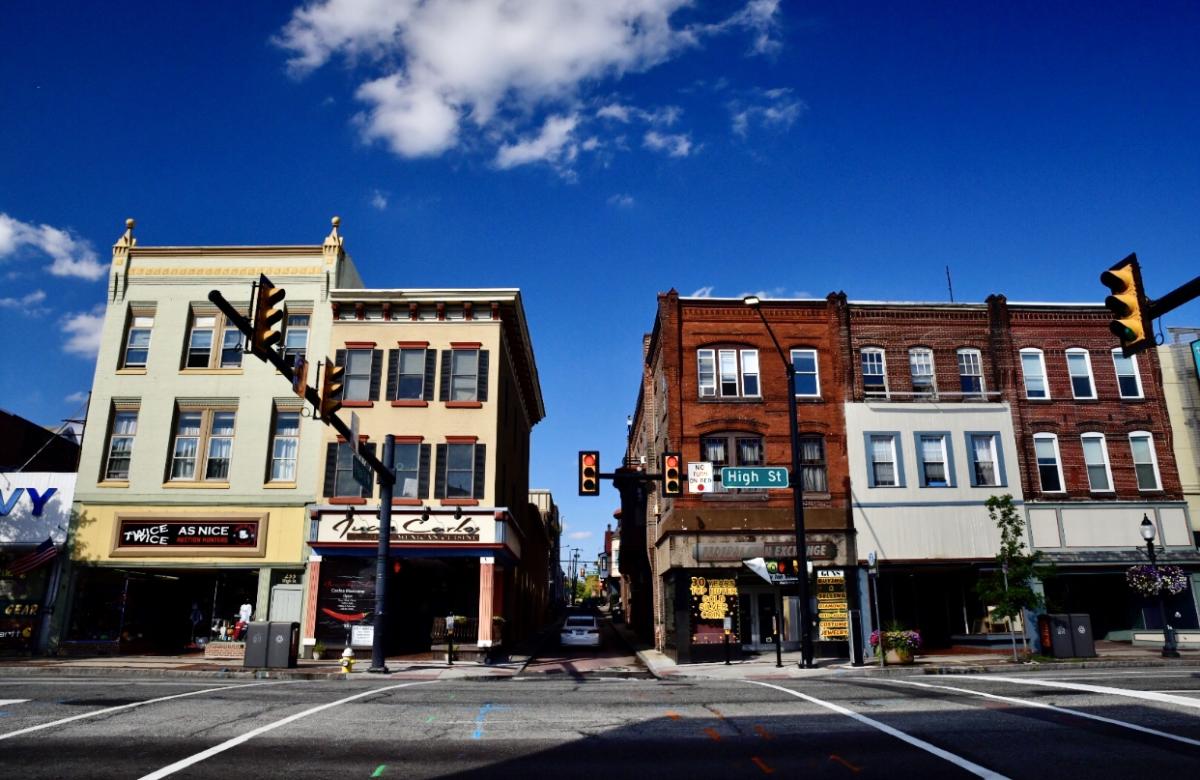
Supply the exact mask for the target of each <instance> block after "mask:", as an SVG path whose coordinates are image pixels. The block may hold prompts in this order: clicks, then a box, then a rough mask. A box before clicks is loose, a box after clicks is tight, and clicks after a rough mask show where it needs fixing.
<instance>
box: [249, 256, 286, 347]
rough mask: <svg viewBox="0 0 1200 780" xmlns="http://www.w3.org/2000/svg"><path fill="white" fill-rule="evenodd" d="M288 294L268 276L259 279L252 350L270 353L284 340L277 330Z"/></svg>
mask: <svg viewBox="0 0 1200 780" xmlns="http://www.w3.org/2000/svg"><path fill="white" fill-rule="evenodd" d="M286 295H287V292H286V291H285V290H284V289H283V288H282V287H276V286H275V285H273V284H272V283H271V280H270V279H268V278H267V275H266V274H260V275H259V277H258V295H257V298H256V300H255V304H254V332H253V333H252V335H251V336H250V348H251V350H252V351H254V352H257V353H259V354H260V355H261V354H263V353H266V352H268V351H270V349H271V348H272V347H274V346H275V345H276V344H278V343H279V342H280V341H282V340H283V333H282V332H280V331H279V330H276V329H275V326H276V325H278V324H279V323H280V322H281V321H282V320H283V307H282V306H280V304H281V303H283V299H284V296H286Z"/></svg>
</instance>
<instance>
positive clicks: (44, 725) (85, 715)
mask: <svg viewBox="0 0 1200 780" xmlns="http://www.w3.org/2000/svg"><path fill="white" fill-rule="evenodd" d="M294 682H297V681H296V680H279V681H277V682H262V683H246V684H244V685H226V686H225V687H224V688H202V689H200V690H198V691H188V692H187V693H177V694H175V695H173V696H159V697H158V698H157V699H146V700H145V701H135V702H133V703H132V704H121V705H119V706H116V707H105V708H104V709H102V710H95V711H93V712H85V713H83V714H81V715H72V716H71V717H69V718H62V719H60V720H55V721H51V722H49V723H42V724H41V725H38V726H30V727H29V728H24V729H18V730H16V731H10V732H8V733H7V734H0V740H3V739H9V738H11V737H19V736H21V735H22V734H29V733H30V732H34V731H41V730H42V729H49V728H53V727H55V726H61V725H63V724H65V723H72V722H74V721H77V720H83V719H84V718H94V717H96V716H97V715H104V714H106V713H109V712H118V711H120V710H130V709H133V708H134V707H141V706H143V705H146V704H154V703H156V702H160V701H169V700H170V699H182V698H184V697H185V696H198V695H200V694H202V693H213V692H215V691H229V690H233V689H235V688H253V687H255V686H259V685H286V684H288V683H294Z"/></svg>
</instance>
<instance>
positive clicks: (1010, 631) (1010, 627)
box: [1000, 563, 1017, 664]
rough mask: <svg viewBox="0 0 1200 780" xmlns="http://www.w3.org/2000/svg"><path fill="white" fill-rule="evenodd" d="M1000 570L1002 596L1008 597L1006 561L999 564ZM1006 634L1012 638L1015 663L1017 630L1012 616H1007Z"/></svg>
mask: <svg viewBox="0 0 1200 780" xmlns="http://www.w3.org/2000/svg"><path fill="white" fill-rule="evenodd" d="M1000 572H1001V574H1003V575H1004V597H1005V598H1006V599H1007V598H1008V564H1007V563H1003V564H1001V565H1000ZM1008 635H1009V637H1010V638H1011V639H1012V646H1013V663H1014V664H1015V663H1017V632H1016V629H1015V628H1014V626H1013V624H1012V618H1009V623H1008Z"/></svg>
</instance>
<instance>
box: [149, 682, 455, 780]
mask: <svg viewBox="0 0 1200 780" xmlns="http://www.w3.org/2000/svg"><path fill="white" fill-rule="evenodd" d="M435 682H440V681H439V680H421V681H419V682H408V683H400V684H399V685H388V686H385V687H383V688H371V689H370V690H366V691H363V692H362V693H356V694H354V695H353V696H347V697H346V698H344V699H338V700H337V701H331V702H329V703H328V704H321V705H319V706H316V707H312V708H310V709H307V710H304V711H303V712H297V713H296V714H294V715H288V716H287V717H286V718H283V719H282V720H277V721H275V722H274V723H268V724H267V725H265V726H259V727H258V728H256V729H252V730H251V731H247V732H246V733H245V734H242V735H240V736H237V737H234V738H233V739H227V740H225V741H224V742H222V743H221V744H219V745H213V746H212V747H210V748H209V749H207V750H202V751H200V752H199V753H196V754H195V755H191V756H188V757H187V758H184V759H182V760H179V761H176V762H175V763H174V764H170V765H169V766H164V767H163V768H162V769H159V770H158V771H156V772H151V773H150V774H148V775H144V776H143V777H142V778H141V780H159V778H162V777H167V776H168V775H173V774H175V773H176V772H178V771H179V770H181V769H187V768H188V767H189V766H192V765H193V764H198V763H200V762H201V761H204V760H205V759H208V758H212V757H213V756H215V755H217V754H219V753H224V752H225V751H226V750H229V749H230V748H233V747H237V746H238V745H241V744H243V743H245V742H249V741H250V740H252V739H254V738H255V737H257V736H258V735H260V734H266V733H267V732H268V731H272V730H274V729H277V728H279V727H280V726H286V725H287V724H289V723H292V722H294V721H297V720H300V719H301V718H307V717H308V716H309V715H315V714H316V713H318V712H322V711H324V710H327V709H329V708H330V707H336V706H338V705H339V704H345V703H347V702H351V701H354V700H355V699H362V698H364V697H366V696H374V695H375V694H377V693H383V692H384V691H394V690H396V689H397V688H408V687H411V686H413V685H429V684H431V683H435Z"/></svg>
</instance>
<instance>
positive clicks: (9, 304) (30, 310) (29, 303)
mask: <svg viewBox="0 0 1200 780" xmlns="http://www.w3.org/2000/svg"><path fill="white" fill-rule="evenodd" d="M44 300H46V293H45V292H44V291H43V290H34V291H33V292H31V293H29V294H27V295H22V296H21V297H20V298H0V309H20V310H21V311H22V312H23V313H24V314H27V315H29V316H30V317H39V316H41V315H43V314H45V313H46V312H48V311H49V309H46V308H45V307H43V306H38V304H39V303H41V302H42V301H44Z"/></svg>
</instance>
